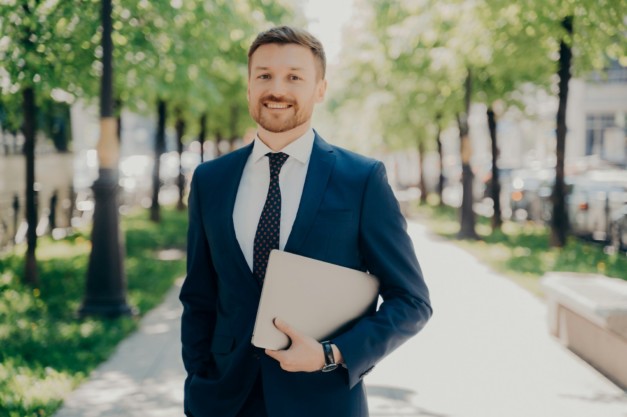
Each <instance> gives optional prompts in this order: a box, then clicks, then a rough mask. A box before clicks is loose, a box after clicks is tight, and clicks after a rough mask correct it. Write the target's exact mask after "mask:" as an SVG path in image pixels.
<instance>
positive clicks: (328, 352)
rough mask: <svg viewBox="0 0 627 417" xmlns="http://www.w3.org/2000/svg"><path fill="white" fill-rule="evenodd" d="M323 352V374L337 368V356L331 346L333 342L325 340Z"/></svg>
mask: <svg viewBox="0 0 627 417" xmlns="http://www.w3.org/2000/svg"><path fill="white" fill-rule="evenodd" d="M321 344H322V350H323V352H324V367H323V368H322V372H329V371H332V370H334V369H335V368H337V363H335V356H334V355H333V347H332V346H331V342H330V341H328V340H325V341H324V342H321Z"/></svg>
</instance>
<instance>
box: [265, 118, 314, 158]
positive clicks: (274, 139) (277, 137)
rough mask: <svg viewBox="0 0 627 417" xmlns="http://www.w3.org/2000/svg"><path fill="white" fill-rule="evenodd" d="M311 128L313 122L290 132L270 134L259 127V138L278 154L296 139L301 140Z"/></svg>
mask: <svg viewBox="0 0 627 417" xmlns="http://www.w3.org/2000/svg"><path fill="white" fill-rule="evenodd" d="M310 128H311V122H310V121H308V122H307V123H303V124H302V125H300V126H296V127H295V128H294V129H292V130H288V131H286V132H279V133H275V132H270V131H268V130H266V129H264V128H263V127H261V126H259V125H257V136H259V139H261V141H262V142H263V143H265V144H266V145H267V146H268V148H270V149H272V150H273V151H274V152H278V151H280V150H281V149H283V148H285V147H286V146H287V145H289V144H290V143H292V142H294V141H295V140H296V139H298V138H300V137H301V136H303V135H304V134H305V132H307V130H309V129H310Z"/></svg>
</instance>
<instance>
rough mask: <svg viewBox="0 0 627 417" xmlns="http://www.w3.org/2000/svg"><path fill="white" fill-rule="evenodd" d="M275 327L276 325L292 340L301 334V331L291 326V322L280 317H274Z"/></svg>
mask: <svg viewBox="0 0 627 417" xmlns="http://www.w3.org/2000/svg"><path fill="white" fill-rule="evenodd" d="M274 327H276V328H277V329H279V330H280V331H282V332H283V333H285V334H286V335H287V337H289V338H290V339H292V340H294V338H295V337H298V336H299V333H298V332H296V330H294V329H293V328H292V326H290V325H289V324H287V323H286V322H285V321H283V320H281V319H280V318H278V317H277V318H275V319H274Z"/></svg>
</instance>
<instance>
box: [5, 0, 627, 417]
mask: <svg viewBox="0 0 627 417" xmlns="http://www.w3.org/2000/svg"><path fill="white" fill-rule="evenodd" d="M104 3H111V2H110V1H108V0H105V1H103V2H101V1H98V0H72V1H55V0H46V1H44V0H41V1H38V0H0V291H1V292H0V346H1V347H2V353H0V359H1V360H2V361H1V362H2V363H1V364H0V394H2V395H3V396H4V398H3V401H0V413H1V412H2V411H1V410H2V407H5V409H6V410H8V411H7V413H8V414H6V415H11V416H14V415H15V416H18V415H20V416H22V415H49V414H46V413H50V412H51V411H50V410H54V409H55V408H56V407H58V405H59V404H60V400H59V397H60V395H61V394H55V392H56V391H55V390H56V389H57V388H54V389H53V388H49V390H48V391H46V389H44V390H43V391H42V392H46V394H45V395H44V394H41V393H40V394H37V395H35V394H33V397H32V398H36V400H33V399H32V398H31V400H29V401H30V403H29V402H28V401H26V400H24V398H30V397H29V394H25V392H26V388H25V387H26V386H28V385H29V384H32V383H34V382H35V381H38V383H41V384H43V385H45V384H46V383H49V387H53V386H54V387H58V386H59V381H61V380H62V381H65V382H63V384H66V385H67V387H73V386H75V384H77V383H78V381H80V380H82V378H84V377H85V373H86V372H88V371H89V370H90V369H93V367H94V366H96V365H97V364H98V363H99V362H100V361H102V360H103V359H105V358H106V357H107V356H108V355H109V354H110V352H111V349H112V348H113V346H115V344H116V343H117V342H118V341H119V340H121V338H123V337H124V336H125V335H126V334H128V332H129V331H131V330H132V329H134V328H135V326H136V324H137V323H136V320H135V319H133V317H137V314H140V315H141V314H143V312H144V311H147V310H149V309H150V308H152V307H154V306H155V305H157V304H158V302H159V300H161V299H162V297H163V294H164V293H165V291H167V289H168V288H170V286H171V285H172V282H173V280H174V279H175V278H176V277H177V276H181V275H183V274H184V235H185V228H186V218H185V207H186V199H187V190H188V189H187V187H188V185H189V180H190V178H191V175H192V173H193V171H194V169H195V167H196V166H197V165H198V164H200V163H201V162H203V161H208V160H212V159H214V158H217V157H219V156H220V155H223V154H225V153H228V152H230V151H232V150H234V149H237V148H238V147H240V146H243V145H244V144H246V143H249V141H250V140H251V139H252V137H253V136H254V132H255V131H254V128H255V125H254V123H253V122H252V120H251V119H250V117H249V115H248V107H247V102H246V81H247V49H248V46H249V45H250V43H251V41H252V40H253V39H254V37H255V36H256V34H257V33H258V32H260V31H261V30H264V29H267V28H269V27H271V26H274V25H278V24H290V25H295V26H300V27H306V28H308V29H309V30H310V31H311V32H312V33H313V34H314V35H316V36H318V37H319V38H320V39H321V41H322V42H323V44H324V45H325V48H326V50H327V55H328V73H327V79H328V80H329V90H328V93H327V97H326V100H325V102H324V103H323V104H322V105H320V106H318V108H317V110H316V113H315V117H314V127H315V128H316V129H317V131H318V132H319V133H320V134H321V135H322V136H323V137H325V138H326V139H328V140H329V141H331V142H332V143H334V144H337V145H340V146H344V147H347V148H349V149H352V150H355V151H358V152H360V153H364V154H367V155H370V156H373V157H376V158H379V159H381V160H383V161H384V162H385V164H386V167H387V170H388V175H389V180H390V183H391V185H392V186H393V188H394V190H395V192H396V193H397V197H398V199H399V202H400V203H401V207H402V209H403V210H404V213H405V214H406V215H407V216H408V218H410V219H418V220H423V221H425V220H426V221H427V222H430V223H433V224H435V229H434V230H435V232H436V233H439V234H440V235H442V236H445V237H447V238H450V239H453V240H457V239H461V240H464V241H465V242H467V243H463V245H467V248H469V250H471V251H475V253H477V256H480V254H479V252H482V253H484V254H485V253H486V251H485V247H484V246H477V245H476V244H475V243H472V242H480V243H481V244H489V245H492V246H491V247H492V248H500V252H499V253H498V254H495V252H487V253H491V254H492V255H490V256H488V258H492V259H486V260H485V261H486V262H493V265H495V268H500V269H503V270H507V269H508V268H509V272H511V273H512V274H513V275H514V276H516V277H517V278H515V279H518V280H519V281H521V282H523V285H524V286H525V287H527V288H530V289H531V291H532V292H533V293H535V294H537V295H540V296H542V290H541V288H540V284H539V277H541V276H542V275H543V274H544V273H546V272H550V271H554V270H560V271H571V272H584V273H597V274H603V275H607V276H610V277H613V278H618V279H622V280H625V279H627V272H626V268H627V263H626V261H625V258H626V257H625V253H626V251H627V170H626V168H627V52H626V51H627V7H626V4H625V2H624V1H623V0H603V1H601V0H594V1H592V0H568V1H564V0H527V1H524V2H510V1H504V0H439V1H436V0H398V1H384V0H336V1H326V0H325V1H314V0H293V1H288V0H231V1H225V0H204V1H200V0H198V1H194V0H171V1H147V0H124V1H113V2H112V4H111V10H110V14H109V16H110V19H111V20H110V28H109V30H110V32H107V31H106V30H104V29H103V28H104V27H105V26H103V21H104V15H103V14H102V11H101V7H102V5H103V4H104ZM106 39H110V40H111V44H110V46H109V47H107V46H103V45H104V43H103V41H104V40H106ZM110 70H112V71H110ZM107 77H108V79H109V82H108V84H107V83H106V82H103V80H104V79H107ZM104 96H107V97H109V98H110V100H109V101H110V103H109V102H107V101H106V100H104V101H103V97H104ZM103 103H105V104H103ZM106 103H108V104H106ZM107 106H108V107H107ZM105 108H109V109H110V110H111V112H110V114H109V113H107V112H106V111H104V110H103V109H105ZM106 118H114V119H115V120H116V124H115V126H116V132H115V135H114V136H111V137H112V138H115V139H116V140H115V141H111V140H109V141H107V140H106V138H105V136H106V135H105V133H104V129H101V126H103V124H102V120H104V119H106ZM107 152H111V153H112V154H114V155H116V156H115V157H114V158H113V159H106V158H105V159H103V158H104V156H103V155H106V154H107ZM105 160H106V161H107V162H106V164H107V165H106V166H104V165H103V161H105ZM103 169H104V170H103ZM111 173H113V174H111ZM110 174H111V175H110ZM107 178H109V179H110V178H113V180H114V184H116V187H114V188H115V190H113V191H111V192H112V194H108V195H109V196H110V197H111V198H112V199H113V200H112V201H114V203H113V204H114V206H115V209H114V210H113V212H111V209H102V211H101V213H103V214H101V215H100V216H98V215H96V216H95V213H97V210H98V209H97V207H98V205H99V202H98V201H97V198H96V197H95V195H94V190H95V189H97V187H96V188H93V186H94V184H95V182H97V181H101V183H102V184H104V183H105V182H106V181H107ZM104 204H105V203H100V205H101V207H104ZM107 210H108V211H107ZM99 224H100V225H101V226H100V229H98V225H99ZM117 228H121V232H120V233H119V235H120V237H118V233H117V232H116V231H115V230H116V229H117ZM97 229H98V231H97ZM92 230H93V234H92ZM530 236H531V237H533V239H531V238H530V239H531V240H530V239H527V240H525V239H522V238H521V237H524V238H528V237H530ZM98 241H102V242H107V243H106V244H103V245H104V246H105V247H106V248H107V249H98V244H97V242H98ZM38 242H39V243H38ZM473 245H474V246H473ZM35 248H37V251H36V250H35ZM111 248H113V250H111ZM92 251H99V255H94V254H93V253H92ZM116 251H118V252H120V253H121V255H119V254H117V255H115V254H114V255H110V253H112V252H116ZM503 251H505V252H507V254H506V255H503V253H504V252H503ZM90 256H91V258H90ZM108 256H112V258H111V259H112V261H111V262H108V261H107V259H109V258H108ZM120 256H121V258H120ZM147 257H148V258H150V259H151V260H153V261H154V264H150V265H148V266H147V265H146V264H144V262H143V260H145V259H146V258H147ZM90 259H92V260H91V261H90ZM568 259H570V260H571V261H572V262H571V261H568ZM90 262H92V263H94V265H95V266H93V265H92V267H91V268H92V269H94V268H95V269H98V268H99V266H102V265H108V264H119V266H120V267H119V268H118V272H117V275H116V276H114V277H113V278H111V279H110V282H109V284H108V286H107V285H105V287H106V288H103V287H93V286H92V287H90V284H89V280H90V278H89V276H92V275H93V274H94V273H95V272H94V273H92V272H88V271H90ZM140 264H144V265H140ZM163 265H169V266H168V267H167V268H165V267H164V266H163ZM142 268H152V269H150V271H152V272H154V273H157V272H156V271H159V273H162V274H163V275H164V278H163V280H164V281H163V283H162V284H161V286H160V287H159V288H157V289H155V291H156V292H155V293H154V294H152V293H149V291H148V290H147V289H146V287H147V286H150V285H151V284H150V283H149V282H143V283H142V282H141V279H140V278H141V277H142V276H146V274H147V273H149V272H147V270H146V269H142ZM168 268H169V269H168ZM120 271H122V272H120ZM506 272H507V271H506ZM93 279H96V278H93ZM90 288H91V290H90ZM94 288H95V289H94ZM112 288H113V289H112ZM90 291H91V293H90ZM99 291H104V293H107V294H110V295H111V297H110V299H107V297H104V298H105V299H106V300H109V301H111V300H113V301H111V302H112V303H114V304H115V303H118V304H116V306H117V307H116V308H121V309H120V310H119V311H120V312H123V314H120V315H121V316H129V317H121V318H119V320H121V321H120V322H115V323H117V324H111V323H112V322H107V321H104V322H102V321H100V320H99V318H98V316H99V314H98V313H96V314H91V313H93V312H94V311H100V310H98V308H100V307H98V308H96V310H90V309H89V308H87V310H88V311H87V313H85V311H86V310H85V309H86V306H87V307H90V306H91V307H92V308H93V307H94V306H93V305H91V304H90V303H93V300H94V299H96V298H98V297H95V296H97V295H98V294H99ZM107 291H108V292H107ZM94 297H95V298H94ZM90 300H91V301H90ZM106 300H105V304H106V303H107V302H109V301H106ZM98 302H100V301H98ZM96 304H97V303H96ZM120 305H121V306H122V307H120ZM116 311H117V310H116ZM77 312H78V313H77ZM90 312H91V313H90ZM83 313H85V314H83ZM77 314H78V316H80V317H82V318H83V321H77V320H76V315H77ZM104 315H105V316H109V314H104ZM92 316H95V317H92ZM113 316H115V314H113ZM120 323H126V324H120ZM58 326H62V327H63V326H65V327H64V328H65V329H66V330H65V333H63V332H59V331H53V330H51V329H57V330H58V328H59V327H58ZM112 329H116V330H115V331H114V333H115V332H119V333H116V334H115V335H114V336H111V333H112V331H113V330H112ZM52 333H54V334H52ZM104 335H107V336H104ZM626 337H627V336H626ZM109 338H110V340H109ZM103 339H107V340H108V341H107V344H106V346H103V347H102V351H100V350H97V349H96V350H94V351H92V355H91V356H90V355H86V356H85V358H84V360H83V359H80V360H78V362H76V363H74V364H72V365H71V366H70V365H69V362H72V360H70V359H69V358H68V357H65V356H64V354H63V353H55V354H52V356H53V358H48V359H45V360H44V359H42V358H43V357H44V353H43V352H53V351H55V350H54V349H57V348H58V349H60V351H59V352H61V351H62V350H63V349H64V346H65V347H67V346H68V345H71V346H73V348H72V349H76V351H77V352H78V351H84V350H86V349H87V350H89V349H95V348H94V346H96V345H98V346H100V345H99V343H100V342H98V341H102V340H103ZM85 340H88V341H90V342H85ZM90 346H91V347H90ZM55 352H56V351H55ZM55 355H56V356H55ZM68 356H69V355H68ZM16 375H21V376H20V378H22V379H21V380H20V379H19V378H17V379H16ZM77 375H78V376H77ZM3 381H4V382H3ZM16 381H18V382H16ZM19 381H21V382H19ZM29 381H30V382H29ZM46 381H48V382H46ZM63 384H61V385H63ZM67 387H66V389H65V391H67V389H69V388H67ZM65 391H63V389H61V392H65ZM27 403H28V404H30V405H24V404H27ZM41 410H44V411H41ZM46 410H47V411H46ZM11 413H12V414H11ZM29 413H36V414H29ZM2 415H4V414H2Z"/></svg>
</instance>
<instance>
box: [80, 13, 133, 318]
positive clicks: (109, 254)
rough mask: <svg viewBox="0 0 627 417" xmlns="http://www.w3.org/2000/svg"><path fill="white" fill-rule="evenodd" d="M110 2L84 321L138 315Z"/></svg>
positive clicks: (104, 26) (106, 15)
mask: <svg viewBox="0 0 627 417" xmlns="http://www.w3.org/2000/svg"><path fill="white" fill-rule="evenodd" d="M111 20H112V19H111V0H102V80H101V91H100V138H99V141H98V145H97V151H98V162H99V175H98V179H97V180H96V181H95V182H94V184H93V187H92V189H93V191H94V199H95V209H94V219H93V230H92V235H91V241H92V249H91V254H90V257H89V267H88V270H87V283H86V287H85V298H84V300H83V304H82V306H81V307H80V309H79V315H80V316H81V317H84V316H89V315H95V316H105V317H115V316H120V315H129V314H133V309H132V308H131V307H130V306H129V305H128V304H127V302H126V274H125V271H124V252H125V250H124V244H123V240H122V239H121V234H120V219H119V212H118V187H119V186H118V176H119V174H118V161H119V153H120V150H119V148H120V145H119V143H118V138H117V121H116V118H115V116H114V114H113V62H112V61H113V58H112V53H113V42H112V40H111V31H112V21H111Z"/></svg>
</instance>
